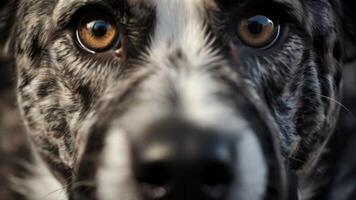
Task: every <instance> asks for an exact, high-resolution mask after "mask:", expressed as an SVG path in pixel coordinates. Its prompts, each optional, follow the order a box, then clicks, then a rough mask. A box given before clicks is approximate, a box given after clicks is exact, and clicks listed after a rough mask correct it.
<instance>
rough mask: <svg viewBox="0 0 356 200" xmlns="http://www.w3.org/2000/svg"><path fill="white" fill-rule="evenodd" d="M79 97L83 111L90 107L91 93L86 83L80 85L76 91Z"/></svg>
mask: <svg viewBox="0 0 356 200" xmlns="http://www.w3.org/2000/svg"><path fill="white" fill-rule="evenodd" d="M76 92H77V93H78V94H79V95H80V98H81V102H82V106H83V111H84V113H85V112H87V111H88V110H89V109H90V106H91V105H92V102H93V94H92V92H91V89H90V88H89V86H88V85H80V86H79V87H78V89H77V91H76Z"/></svg>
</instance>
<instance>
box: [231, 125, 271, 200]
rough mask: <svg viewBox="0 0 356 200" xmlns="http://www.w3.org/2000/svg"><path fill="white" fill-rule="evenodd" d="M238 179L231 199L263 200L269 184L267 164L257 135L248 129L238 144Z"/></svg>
mask: <svg viewBox="0 0 356 200" xmlns="http://www.w3.org/2000/svg"><path fill="white" fill-rule="evenodd" d="M236 148H237V154H238V155H237V160H238V163H236V166H237V169H236V172H237V174H238V175H237V176H238V180H237V183H236V186H235V187H236V190H234V189H233V191H232V195H231V198H230V199H231V200H236V199H243V200H261V199H263V196H264V194H265V190H266V186H267V165H266V162H265V159H264V156H263V152H262V149H261V146H260V144H259V142H258V139H257V138H256V135H255V134H254V133H252V132H250V131H246V132H245V133H244V134H243V136H242V137H241V138H240V140H238V142H237V144H236Z"/></svg>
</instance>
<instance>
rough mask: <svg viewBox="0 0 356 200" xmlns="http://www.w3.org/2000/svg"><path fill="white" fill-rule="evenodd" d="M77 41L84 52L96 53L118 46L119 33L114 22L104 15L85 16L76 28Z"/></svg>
mask: <svg viewBox="0 0 356 200" xmlns="http://www.w3.org/2000/svg"><path fill="white" fill-rule="evenodd" d="M77 39H78V42H79V43H80V45H81V46H82V47H83V48H84V49H85V50H87V51H90V52H92V53H98V52H103V51H107V50H109V49H110V48H114V47H115V45H119V44H118V42H119V41H118V40H119V31H118V27H117V24H116V23H115V21H114V20H112V19H110V17H108V16H106V15H99V14H93V15H86V16H84V17H83V18H82V19H81V20H80V22H79V24H78V26H77Z"/></svg>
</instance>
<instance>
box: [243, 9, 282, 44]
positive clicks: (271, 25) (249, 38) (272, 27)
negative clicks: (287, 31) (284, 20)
mask: <svg viewBox="0 0 356 200" xmlns="http://www.w3.org/2000/svg"><path fill="white" fill-rule="evenodd" d="M237 32H238V35H239V37H240V40H241V41H242V42H243V43H244V44H246V45H248V46H251V47H254V48H267V47H270V46H271V45H272V44H274V42H275V41H276V40H277V38H278V36H279V32H280V25H279V24H278V22H276V21H274V20H272V19H270V18H268V17H266V16H263V15H255V16H252V17H250V18H244V19H242V20H241V21H240V23H239V26H238V30H237Z"/></svg>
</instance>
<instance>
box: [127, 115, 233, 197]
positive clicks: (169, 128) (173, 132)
mask: <svg viewBox="0 0 356 200" xmlns="http://www.w3.org/2000/svg"><path fill="white" fill-rule="evenodd" d="M234 157H235V153H234V145H233V140H231V139H230V138H228V137H227V136H224V134H218V133H216V132H214V131H211V130H204V129H201V128H197V127H194V126H192V125H189V124H188V123H184V122H178V121H177V120H166V121H163V122H160V123H157V124H155V125H153V126H151V127H149V128H148V129H147V130H146V132H145V133H144V134H143V136H142V137H141V136H140V140H136V142H135V144H134V151H133V166H134V172H135V176H136V181H137V183H138V185H139V188H140V191H141V192H142V195H143V196H144V197H145V199H148V200H150V199H159V200H165V199H167V200H183V199H187V200H190V199H191V200H193V199H194V200H198V199H199V200H210V199H211V200H220V199H221V200H223V199H225V198H226V196H227V195H228V194H229V190H230V187H231V184H232V182H233V180H234V178H235V177H234V173H233V172H234V161H235V158H234Z"/></svg>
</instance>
